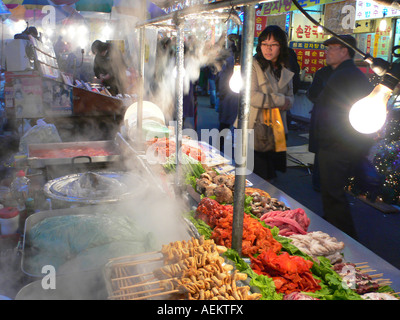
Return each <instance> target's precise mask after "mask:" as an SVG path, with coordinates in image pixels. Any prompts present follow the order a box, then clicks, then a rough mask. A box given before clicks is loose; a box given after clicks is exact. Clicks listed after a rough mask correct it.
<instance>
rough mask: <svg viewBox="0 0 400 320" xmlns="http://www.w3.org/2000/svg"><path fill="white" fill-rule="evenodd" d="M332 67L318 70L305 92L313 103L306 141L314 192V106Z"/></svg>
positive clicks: (317, 187) (316, 168) (316, 167)
mask: <svg viewBox="0 0 400 320" xmlns="http://www.w3.org/2000/svg"><path fill="white" fill-rule="evenodd" d="M332 71H333V69H332V67H331V66H325V67H323V68H321V69H319V70H318V71H317V72H316V73H315V75H314V79H313V82H312V84H311V86H310V87H309V88H308V90H307V98H308V99H309V100H310V101H311V102H312V103H314V105H313V108H312V109H311V111H310V113H311V118H310V129H309V139H308V151H310V152H312V153H314V154H315V155H314V164H313V169H312V175H311V177H312V184H313V188H314V190H316V191H320V190H321V187H320V182H319V165H318V157H317V153H318V143H317V137H316V136H315V125H316V122H317V121H318V110H317V107H318V104H316V101H317V98H318V96H319V94H320V93H321V92H322V90H323V89H324V87H325V86H326V83H327V82H328V79H329V77H330V75H331V74H332Z"/></svg>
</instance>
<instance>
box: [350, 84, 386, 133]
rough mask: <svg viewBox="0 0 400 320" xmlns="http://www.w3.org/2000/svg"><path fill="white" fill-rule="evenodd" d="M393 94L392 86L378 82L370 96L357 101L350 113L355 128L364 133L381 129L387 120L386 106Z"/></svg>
mask: <svg viewBox="0 0 400 320" xmlns="http://www.w3.org/2000/svg"><path fill="white" fill-rule="evenodd" d="M391 94H392V90H391V89H390V88H388V87H386V86H384V85H383V84H378V85H377V86H376V87H375V88H374V90H372V92H371V93H370V94H369V95H368V96H366V97H365V98H363V99H361V100H359V101H357V102H356V103H355V104H354V105H353V106H352V107H351V109H350V113H349V120H350V123H351V125H352V126H353V128H354V129H356V130H357V131H358V132H361V133H364V134H371V133H375V132H377V131H378V130H380V129H381V128H382V127H383V125H384V124H385V122H386V113H387V108H386V106H387V103H388V101H389V98H390V96H391Z"/></svg>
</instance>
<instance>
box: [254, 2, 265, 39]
mask: <svg viewBox="0 0 400 320" xmlns="http://www.w3.org/2000/svg"><path fill="white" fill-rule="evenodd" d="M266 26H267V17H266V16H263V15H261V9H256V24H255V28H254V37H255V38H258V36H259V35H260V33H261V32H262V31H263V30H264V29H265V27H266Z"/></svg>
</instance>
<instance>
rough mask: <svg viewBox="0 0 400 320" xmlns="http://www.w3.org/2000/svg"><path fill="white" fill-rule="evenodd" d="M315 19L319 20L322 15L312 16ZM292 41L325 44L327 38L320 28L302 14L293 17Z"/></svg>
mask: <svg viewBox="0 0 400 320" xmlns="http://www.w3.org/2000/svg"><path fill="white" fill-rule="evenodd" d="M311 16H314V19H317V20H318V19H319V17H320V15H315V14H311ZM292 27H293V30H292V40H294V41H315V42H323V41H324V40H325V39H327V36H326V35H325V34H324V32H323V31H322V30H321V31H319V30H318V27H317V26H316V25H315V24H313V23H312V22H311V21H310V20H308V19H307V18H306V17H304V16H303V15H302V14H294V15H293V23H292Z"/></svg>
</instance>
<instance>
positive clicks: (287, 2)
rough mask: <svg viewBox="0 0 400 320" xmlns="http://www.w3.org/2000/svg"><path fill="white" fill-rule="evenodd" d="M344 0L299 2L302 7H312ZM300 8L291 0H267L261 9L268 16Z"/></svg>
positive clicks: (299, 0) (262, 13)
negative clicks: (270, 0) (269, 0)
mask: <svg viewBox="0 0 400 320" xmlns="http://www.w3.org/2000/svg"><path fill="white" fill-rule="evenodd" d="M340 1H343V0H298V1H297V2H298V3H299V5H300V6H301V7H302V8H306V7H312V6H316V5H321V4H327V3H332V2H340ZM294 10H298V9H297V7H296V6H295V5H294V4H293V3H292V1H291V0H279V1H272V2H266V3H264V4H263V6H262V9H261V15H263V16H268V15H270V14H278V13H283V12H289V11H294Z"/></svg>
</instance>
